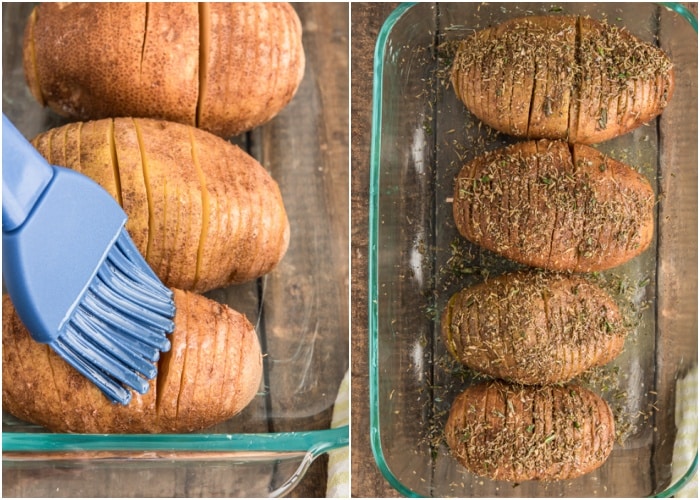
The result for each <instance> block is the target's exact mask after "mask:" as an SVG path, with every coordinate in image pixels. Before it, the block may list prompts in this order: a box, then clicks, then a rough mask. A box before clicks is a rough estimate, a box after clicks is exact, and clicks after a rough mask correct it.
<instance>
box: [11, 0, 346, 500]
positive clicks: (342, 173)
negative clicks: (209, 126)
mask: <svg viewBox="0 0 700 500" xmlns="http://www.w3.org/2000/svg"><path fill="white" fill-rule="evenodd" d="M294 7H295V9H296V10H297V13H298V14H299V17H300V19H301V22H302V28H303V44H304V49H305V54H306V68H305V74H304V79H303V81H302V84H301V86H300V88H299V90H298V91H297V94H296V95H295V97H294V99H293V100H292V102H291V103H290V104H289V105H288V106H287V107H286V108H285V109H284V110H283V111H282V112H281V113H280V114H279V115H278V116H277V117H275V119H273V120H272V121H271V122H269V123H268V124H266V125H264V126H262V127H259V128H258V129H255V130H254V131H252V132H249V133H247V134H242V135H241V136H239V137H236V138H232V142H234V143H236V144H239V145H240V146H241V147H243V148H245V149H246V150H247V151H248V152H249V153H250V154H251V155H253V156H254V157H256V158H257V159H258V160H259V161H260V163H261V164H262V165H263V166H264V167H265V168H267V169H268V170H269V171H270V173H271V175H272V177H273V178H274V179H275V180H276V181H277V182H278V184H279V185H280V190H281V191H282V196H283V198H284V202H285V207H286V210H287V213H288V216H289V220H290V226H291V232H292V236H291V241H290V246H289V250H288V251H287V254H286V255H285V257H284V259H283V261H282V262H281V263H280V265H279V266H278V267H277V268H276V269H275V270H274V271H273V272H272V273H270V274H269V275H268V276H267V277H265V278H264V279H261V280H257V281H256V282H253V283H250V284H245V285H239V286H237V287H229V288H228V289H221V290H215V291H212V292H210V293H209V294H208V295H209V296H210V297H212V298H214V299H217V300H220V301H222V302H227V303H229V304H236V305H237V306H240V307H236V308H237V309H239V310H241V311H242V312H245V313H246V314H248V317H249V318H251V321H252V322H253V323H256V321H255V318H257V320H258V321H257V323H256V327H257V329H258V332H259V335H260V336H261V338H262V339H263V340H264V342H263V349H264V350H265V355H266V356H265V360H264V364H265V366H266V375H265V381H264V385H263V386H262V387H261V391H260V393H259V395H258V397H256V398H255V400H254V401H253V402H252V403H251V405H250V406H249V407H248V408H246V410H244V412H242V413H241V414H240V415H238V416H236V417H235V418H234V419H232V420H231V421H230V422H227V423H225V424H222V426H217V427H216V428H215V429H214V430H213V432H220V433H243V432H256V433H258V432H290V431H305V430H317V429H327V428H329V427H330V424H331V417H332V411H333V404H334V402H335V398H336V394H337V390H338V387H339V385H340V382H341V380H342V379H343V376H344V374H345V372H346V371H347V370H348V369H349V341H348V338H349V322H348V316H349V308H348V303H349V300H348V299H349V281H350V278H349V274H350V271H349V257H348V250H349V213H348V207H349V199H348V197H349V165H348V163H349V162H348V148H349V145H348V143H349V137H348V128H349V116H348V101H349V88H348V80H349V60H348V42H349V36H348V35H349V16H348V10H349V6H348V4H347V3H306V4H304V3H298V4H294ZM31 8H32V6H31V5H28V4H19V3H3V112H4V113H6V114H7V115H8V116H9V117H10V119H11V120H12V121H13V122H14V123H15V124H16V125H17V127H18V128H19V129H20V131H22V132H23V133H24V134H25V135H26V136H27V137H33V136H34V135H35V134H37V133H39V132H43V131H45V130H47V129H48V128H50V127H52V126H55V125H59V124H62V123H65V121H66V120H65V119H63V118H60V117H58V116H57V115H55V114H53V113H52V112H50V111H48V110H47V109H45V108H42V107H41V106H40V105H39V104H38V103H36V102H35V101H34V100H33V98H32V97H31V95H30V94H29V92H28V89H27V86H26V84H25V82H24V75H23V70H22V64H21V61H22V59H21V57H22V54H21V40H22V34H23V31H24V24H25V20H26V18H27V16H28V14H29V12H30V10H31ZM5 430H6V429H5V421H4V420H3V431H5ZM93 462H94V461H93ZM290 463H293V462H290ZM327 463H328V459H327V456H326V455H323V456H321V457H320V458H318V459H317V460H316V461H315V462H314V463H313V464H312V465H311V467H310V469H309V470H308V471H307V472H306V474H305V475H304V477H303V479H302V480H301V482H300V483H299V484H298V485H297V486H296V488H295V489H294V490H292V492H291V494H290V496H293V497H324V496H325V494H326V478H327ZM231 465H233V464H231ZM296 465H298V463H294V465H293V467H292V468H291V469H290V467H289V466H288V465H285V463H282V464H277V465H275V464H272V465H270V466H269V469H270V472H269V474H268V475H267V476H265V475H264V474H260V473H258V472H257V471H254V472H255V473H253V471H252V469H243V472H242V473H238V475H237V471H240V470H241V469H238V468H236V467H233V466H231V467H229V466H227V464H226V463H223V464H218V465H217V466H216V467H212V468H211V469H212V470H211V471H207V470H206V464H205V463H196V462H190V463H187V464H186V465H183V466H181V467H176V466H168V464H167V463H153V462H150V463H149V462H146V463H141V464H138V466H137V467H133V466H132V467H130V468H129V467H125V466H124V464H123V463H122V464H121V465H116V466H115V467H96V468H94V470H93V469H91V466H90V464H86V463H85V461H83V462H82V463H80V462H76V461H73V462H71V463H66V462H64V463H62V464H60V465H59V464H55V463H50V462H49V463H44V464H36V465H34V466H32V465H31V464H29V465H27V464H25V465H22V464H17V463H6V462H3V495H4V496H33V497H40V496H93V497H102V496H127V497H128V496H165V497H186V496H194V497H196V496H244V497H245V496H258V495H259V493H256V492H255V491H257V490H251V489H247V487H246V485H247V484H251V488H252V487H253V486H255V487H257V488H260V487H262V488H263V491H265V489H273V488H275V487H279V486H280V485H281V484H282V482H283V481H284V480H285V479H287V478H289V476H290V475H291V474H290V470H291V472H293V471H294V468H296ZM248 470H251V473H247V472H246V471H248ZM285 475H286V477H285ZM256 481H257V483H256ZM254 483H255V484H254Z"/></svg>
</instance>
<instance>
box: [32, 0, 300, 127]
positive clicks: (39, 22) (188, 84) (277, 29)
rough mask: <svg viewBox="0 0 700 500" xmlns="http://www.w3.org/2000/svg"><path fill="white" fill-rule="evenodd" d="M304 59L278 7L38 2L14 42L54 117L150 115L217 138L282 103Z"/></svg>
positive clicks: (254, 122) (288, 12) (294, 21)
mask: <svg viewBox="0 0 700 500" xmlns="http://www.w3.org/2000/svg"><path fill="white" fill-rule="evenodd" d="M304 64H305V58H304V51H303V47H302V43H301V22H300V21H299V18H298V16H297V14H296V12H295V11H294V9H293V8H292V6H291V5H290V4H288V3H256V2H253V3H238V2H233V3H230V2H225V3H218V2H213V3H206V2H204V3H179V2H174V3H169V2H163V3H161V2H153V3H129V2H116V3H111V2H107V3H42V4H40V5H39V6H37V7H36V8H35V9H34V11H33V12H32V14H31V16H30V18H29V20H28V23H27V28H26V31H25V38H24V70H25V75H26V78H27V82H28V84H29V88H30V90H31V92H32V94H33V95H34V97H35V98H36V99H37V100H38V101H39V102H40V103H41V104H42V105H48V106H50V107H51V109H53V110H54V111H56V112H57V113H59V114H61V115H64V116H68V117H72V118H77V119H79V120H91V119H96V118H108V117H114V116H136V117H148V118H160V119H165V120H169V121H176V122H180V123H184V124H187V125H192V126H197V127H200V128H204V129H206V130H208V131H210V132H213V133H215V134H217V135H221V136H224V137H228V136H231V135H234V134H238V133H240V132H243V131H245V130H249V129H252V128H254V127H256V126H258V125H260V124H262V123H265V122H267V121H268V120H270V119H271V118H272V117H273V116H275V115H276V114H277V113H278V112H279V111H280V110H281V109H282V108H283V107H284V106H286V105H287V104H288V103H289V101H290V100H291V99H292V97H293V96H294V94H295V93H296V90H297V88H298V86H299V84H300V83H301V79H302V77H303V74H304Z"/></svg>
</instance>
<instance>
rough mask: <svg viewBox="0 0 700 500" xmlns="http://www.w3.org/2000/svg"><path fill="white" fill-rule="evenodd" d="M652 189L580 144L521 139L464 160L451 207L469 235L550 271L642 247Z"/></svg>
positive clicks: (611, 262) (605, 260)
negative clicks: (523, 140)
mask: <svg viewBox="0 0 700 500" xmlns="http://www.w3.org/2000/svg"><path fill="white" fill-rule="evenodd" d="M654 204H655V195H654V191H653V189H652V187H651V184H650V183H649V181H648V180H647V179H646V178H645V177H644V176H643V175H642V174H640V173H639V172H637V171H635V170H633V169H632V168H630V167H629V166H627V165H625V164H623V163H621V162H619V161H617V160H614V159H612V158H610V157H609V156H607V155H604V154H602V153H600V152H599V151H597V150H596V149H594V148H592V147H590V146H586V145H583V144H575V145H569V144H567V143H566V142H563V141H550V140H547V139H541V140H539V141H525V142H520V143H516V144H513V145H511V146H507V147H505V148H501V149H497V150H494V151H490V152H488V153H486V154H484V155H482V156H479V157H477V158H476V159H474V160H473V161H471V162H469V163H468V164H466V165H465V166H464V167H463V168H462V170H461V171H460V172H459V174H458V175H457V178H456V181H455V190H454V199H453V207H452V208H453V215H454V219H455V223H456V225H457V229H458V230H459V232H460V233H461V234H462V235H463V236H464V237H465V238H467V239H468V240H469V241H471V242H473V243H476V244H478V245H480V246H482V247H484V248H487V249H488V250H491V251H493V252H495V253H498V254H499V255H502V256H504V257H506V258H508V259H511V260H514V261H516V262H520V263H522V264H526V265H528V266H533V267H539V268H544V269H548V270H552V271H572V272H593V271H602V270H605V269H610V268H613V267H615V266H619V265H621V264H623V263H625V262H627V261H629V260H631V259H632V258H634V257H636V256H637V255H639V254H641V253H642V252H643V251H644V250H645V249H646V248H648V247H649V244H650V243H651V241H652V238H653V235H654Z"/></svg>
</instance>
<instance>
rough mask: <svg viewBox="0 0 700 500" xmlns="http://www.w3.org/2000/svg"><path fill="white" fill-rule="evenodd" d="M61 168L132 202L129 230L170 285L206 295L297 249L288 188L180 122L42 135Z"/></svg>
mask: <svg viewBox="0 0 700 500" xmlns="http://www.w3.org/2000/svg"><path fill="white" fill-rule="evenodd" d="M32 142H33V144H34V145H35V147H36V148H37V150H38V151H39V152H40V153H41V154H42V155H43V156H44V157H45V158H46V159H47V160H48V161H49V162H50V163H52V164H54V165H60V166H64V167H68V168H71V169H74V170H77V171H79V172H82V173H83V174H85V175H87V176H88V177H91V178H92V179H93V180H95V181H96V182H98V183H99V184H100V185H102V187H104V188H105V189H106V190H107V191H108V192H109V193H110V194H112V196H113V197H114V198H115V199H116V200H117V201H118V202H119V203H120V204H121V205H122V207H123V208H124V211H125V212H126V213H127V215H128V216H129V219H128V221H127V225H126V228H127V230H128V231H129V234H130V235H131V237H132V239H133V240H134V243H135V244H136V246H137V248H138V249H139V251H140V252H141V253H142V254H143V256H144V257H145V258H146V261H147V262H148V263H149V265H150V266H151V267H152V268H153V270H154V271H155V272H156V274H157V275H158V276H159V278H160V279H161V280H162V281H163V282H164V283H165V284H166V285H167V286H170V287H174V288H180V289H184V290H191V291H197V292H205V291H208V290H212V289H214V288H219V287H223V286H227V285H230V284H234V283H242V282H245V281H248V280H251V279H254V278H257V277H260V276H262V275H264V274H266V273H268V272H269V271H271V270H272V269H273V268H274V267H275V266H276V265H277V264H278V263H279V261H280V260H281V259H282V257H283V256H284V254H285V252H286V250H287V247H288V245H289V235H290V229H289V222H288V219H287V214H286V211H285V208H284V203H283V200H282V195H281V193H280V190H279V187H278V185H277V183H276V182H275V181H274V179H273V178H272V177H271V176H270V174H269V173H268V172H267V171H266V170H265V169H264V168H263V167H262V166H261V165H260V164H259V163H258V162H257V161H256V160H255V159H254V158H253V157H251V156H250V155H248V154H247V153H245V152H244V151H243V150H241V149H240V148H239V147H238V146H235V145H233V144H231V143H229V142H227V141H225V140H223V139H221V138H219V137H217V136H215V135H213V134H210V133H208V132H205V131H203V130H200V129H196V128H194V127H189V126H187V125H182V124H179V123H173V122H166V121H162V120H151V119H146V118H115V119H103V120H96V121H92V122H77V123H71V124H68V125H65V126H62V127H58V128H54V129H51V130H49V131H47V132H45V133H42V134H40V135H39V136H37V137H36V138H34V140H33V141H32Z"/></svg>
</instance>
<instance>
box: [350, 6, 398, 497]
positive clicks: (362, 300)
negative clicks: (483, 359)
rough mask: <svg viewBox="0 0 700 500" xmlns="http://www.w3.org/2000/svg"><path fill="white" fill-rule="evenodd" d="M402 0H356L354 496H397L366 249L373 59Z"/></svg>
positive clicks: (353, 31)
mask: <svg viewBox="0 0 700 500" xmlns="http://www.w3.org/2000/svg"><path fill="white" fill-rule="evenodd" d="M397 5H398V4H397V3H353V4H352V8H351V18H352V21H351V35H350V38H351V47H352V48H351V52H352V72H351V75H352V78H351V84H350V87H351V96H352V98H351V102H352V104H351V115H352V122H351V146H350V149H351V179H352V180H351V198H352V201H351V213H352V236H351V255H352V257H351V261H352V264H351V265H352V312H351V321H352V337H351V344H352V372H351V377H352V387H351V394H352V400H351V406H352V424H351V427H352V429H351V437H352V441H351V450H352V466H351V474H352V478H353V479H352V488H351V493H352V495H353V496H355V497H363V498H367V497H369V498H398V497H399V496H400V495H399V494H398V492H397V491H396V490H395V489H393V488H392V487H391V485H390V484H389V483H388V482H387V481H386V480H385V479H384V477H383V476H382V474H381V472H380V471H379V469H378V468H377V466H376V464H375V461H374V457H373V455H372V450H371V447H370V426H369V376H368V374H369V363H368V360H369V351H368V345H367V338H368V336H367V318H368V316H367V312H368V310H367V298H368V295H367V293H368V290H367V279H368V276H367V262H368V260H367V253H368V250H369V248H368V231H369V224H368V215H369V214H368V198H369V196H368V194H369V159H370V136H371V122H372V76H373V71H372V64H373V62H374V46H375V43H376V39H377V35H378V34H379V31H380V29H381V27H382V24H383V23H384V20H385V19H386V18H387V16H388V15H389V14H390V13H391V12H392V11H393V10H394V9H395V8H396V6H397Z"/></svg>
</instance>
